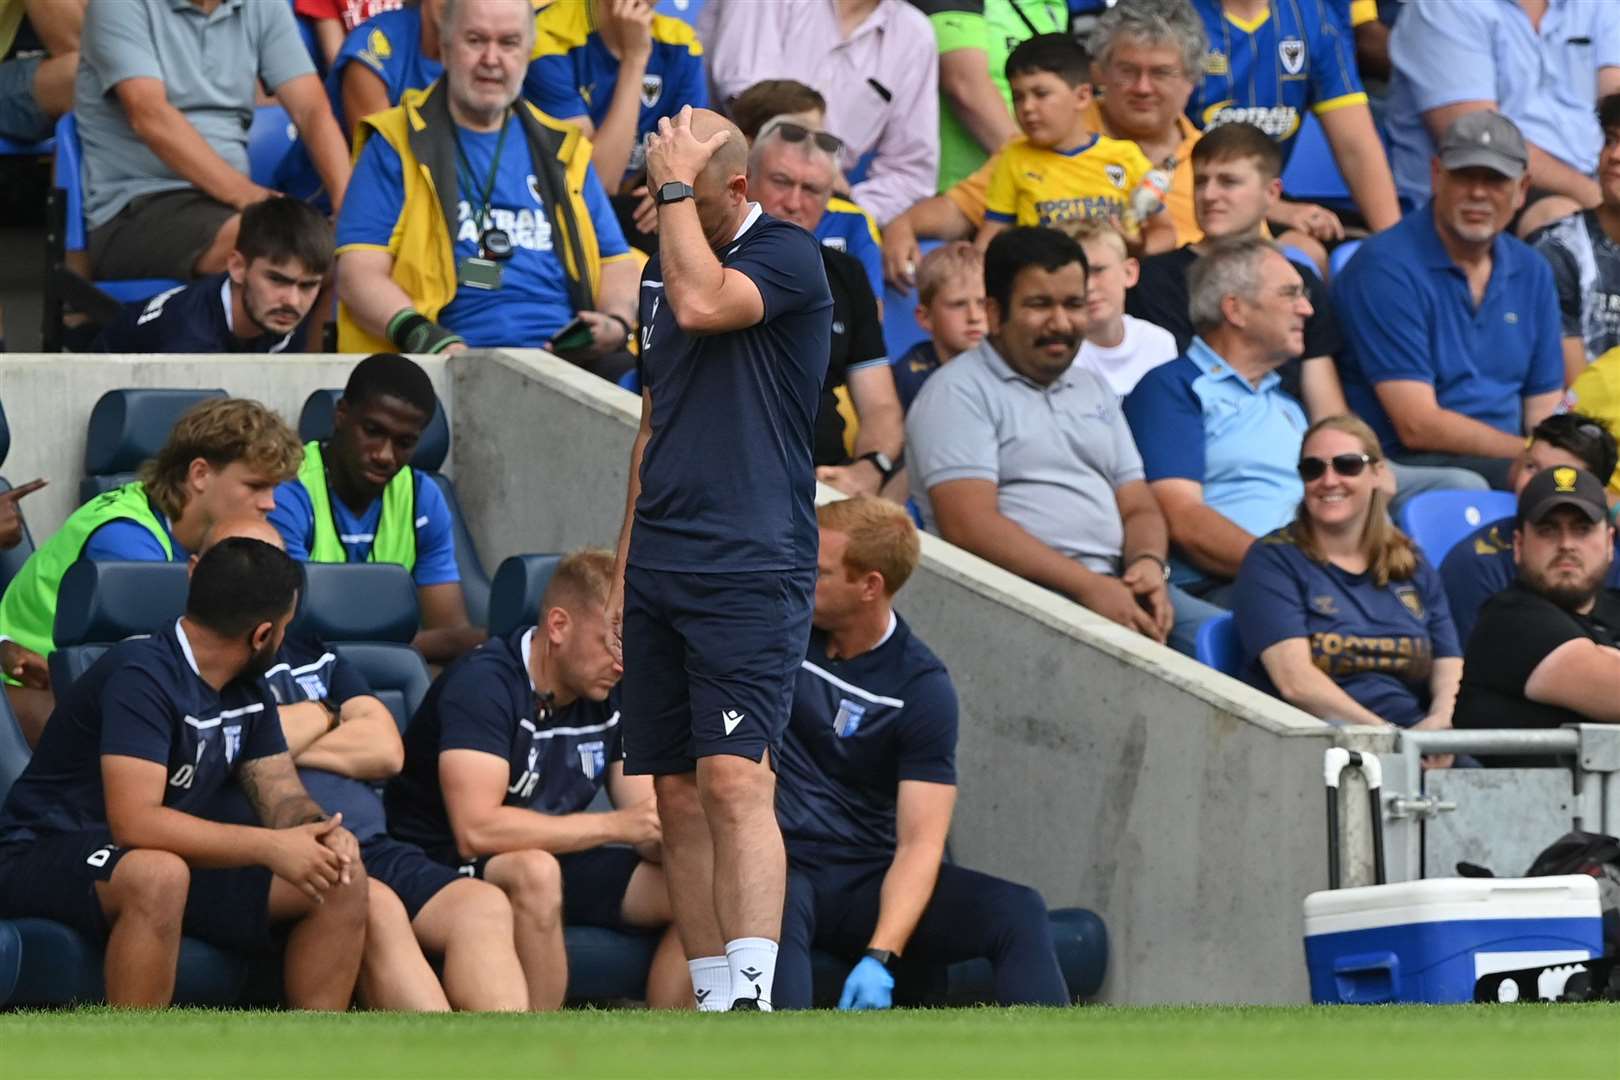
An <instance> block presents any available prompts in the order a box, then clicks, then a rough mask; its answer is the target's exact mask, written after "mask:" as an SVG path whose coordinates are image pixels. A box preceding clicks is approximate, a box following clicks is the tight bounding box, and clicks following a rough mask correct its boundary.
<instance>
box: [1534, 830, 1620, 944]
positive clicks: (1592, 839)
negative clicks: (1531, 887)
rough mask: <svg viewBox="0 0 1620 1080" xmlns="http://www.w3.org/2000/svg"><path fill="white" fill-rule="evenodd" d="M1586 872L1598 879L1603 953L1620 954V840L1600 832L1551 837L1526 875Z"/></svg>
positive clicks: (1539, 875) (1572, 833) (1543, 875)
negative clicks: (1554, 838)
mask: <svg viewBox="0 0 1620 1080" xmlns="http://www.w3.org/2000/svg"><path fill="white" fill-rule="evenodd" d="M1556 874H1586V875H1588V876H1590V877H1594V878H1597V883H1598V905H1599V906H1600V907H1601V908H1602V909H1603V955H1605V956H1620V839H1617V838H1615V837H1613V836H1606V835H1604V834H1603V833H1589V832H1579V831H1576V832H1568V833H1565V834H1564V835H1563V836H1560V837H1559V838H1558V839H1557V840H1554V841H1553V842H1552V844H1551V845H1549V846H1548V847H1547V848H1546V850H1544V851H1543V852H1542V853H1541V854H1540V855H1537V856H1536V861H1535V862H1533V863H1531V864H1530V869H1529V870H1527V871H1525V874H1524V876H1525V877H1549V876H1552V875H1556Z"/></svg>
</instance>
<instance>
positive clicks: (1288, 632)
mask: <svg viewBox="0 0 1620 1080" xmlns="http://www.w3.org/2000/svg"><path fill="white" fill-rule="evenodd" d="M1232 614H1233V616H1234V617H1235V618H1236V619H1237V630H1238V637H1239V639H1240V640H1241V641H1242V643H1243V662H1244V678H1245V679H1246V680H1247V681H1248V682H1249V683H1250V684H1252V685H1254V686H1256V687H1258V688H1260V689H1261V690H1264V691H1266V692H1267V693H1269V694H1273V695H1275V694H1276V693H1277V688H1276V687H1275V686H1274V685H1272V682H1271V679H1270V678H1269V677H1268V676H1267V675H1266V669H1265V667H1264V665H1262V664H1261V663H1260V654H1261V653H1262V652H1264V651H1265V650H1266V649H1268V648H1270V647H1271V646H1273V645H1275V644H1277V642H1279V641H1286V640H1288V639H1289V638H1304V639H1305V640H1306V641H1307V642H1309V643H1310V647H1311V662H1312V663H1314V664H1315V665H1316V666H1317V667H1318V668H1319V669H1321V670H1322V671H1323V672H1324V673H1325V674H1326V675H1327V676H1328V677H1329V678H1331V679H1332V680H1333V681H1334V682H1336V683H1338V684H1339V686H1340V687H1341V688H1342V689H1343V690H1344V691H1345V693H1347V694H1349V695H1350V696H1351V697H1352V698H1354V699H1355V700H1356V701H1357V702H1358V703H1359V704H1361V705H1363V706H1364V707H1366V709H1367V710H1368V711H1369V712H1372V713H1376V714H1377V715H1378V716H1381V717H1383V718H1384V719H1385V720H1388V721H1389V722H1390V723H1392V724H1399V725H1400V726H1401V727H1411V726H1412V725H1413V724H1415V723H1417V722H1418V721H1419V720H1422V719H1423V717H1424V716H1425V715H1426V714H1427V713H1428V710H1429V675H1430V673H1431V671H1432V670H1433V668H1434V661H1435V660H1436V659H1438V658H1443V657H1450V656H1461V655H1462V649H1461V648H1460V647H1459V645H1458V642H1457V631H1456V629H1455V627H1453V626H1452V623H1451V611H1450V609H1449V608H1448V606H1447V604H1446V594H1445V590H1444V589H1442V588H1441V586H1440V575H1439V574H1437V573H1436V572H1435V570H1434V567H1432V566H1430V565H1429V563H1428V561H1427V560H1425V559H1424V558H1423V556H1422V555H1421V554H1419V555H1418V564H1417V572H1416V573H1415V574H1413V576H1412V578H1411V580H1409V581H1391V582H1390V583H1389V584H1388V585H1386V586H1384V587H1383V588H1379V587H1378V586H1377V585H1375V584H1374V583H1373V580H1372V577H1371V576H1370V575H1369V574H1351V573H1348V572H1346V571H1344V570H1341V569H1340V568H1339V567H1337V566H1333V565H1332V564H1322V563H1318V562H1315V561H1313V560H1312V559H1310V558H1307V557H1306V555H1305V553H1304V552H1302V551H1300V550H1299V548H1298V547H1296V546H1295V545H1294V543H1293V541H1292V540H1290V539H1289V538H1288V536H1287V534H1286V532H1284V531H1283V530H1281V529H1279V530H1277V531H1276V532H1273V533H1271V534H1270V535H1268V536H1265V537H1262V538H1261V539H1260V540H1259V541H1258V542H1257V543H1255V544H1253V545H1251V546H1250V547H1249V553H1248V554H1247V555H1245V556H1244V557H1243V566H1242V568H1241V569H1240V570H1239V571H1238V576H1237V584H1236V587H1235V589H1234V590H1233V594H1232Z"/></svg>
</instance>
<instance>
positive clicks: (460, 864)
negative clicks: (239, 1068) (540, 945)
mask: <svg viewBox="0 0 1620 1080" xmlns="http://www.w3.org/2000/svg"><path fill="white" fill-rule="evenodd" d="M436 855H437V856H438V857H440V858H442V859H443V860H444V861H445V862H446V863H448V864H449V865H451V866H454V867H456V872H457V873H460V874H461V875H463V876H466V877H472V878H477V879H478V880H480V881H483V880H484V873H485V871H486V870H488V869H489V860H490V859H493V858H497V856H494V855H481V856H479V857H478V858H476V859H463V858H461V857H460V856H459V855H458V854H457V853H456V852H455V850H454V849H451V850H449V851H440V852H437V853H436ZM557 865H558V866H559V867H561V868H562V879H563V923H564V924H565V925H567V926H606V927H608V928H610V929H614V930H620V929H625V928H626V927H627V926H628V924H627V923H626V922H625V921H624V894H625V890H627V889H628V888H629V887H630V877H631V875H633V874H634V873H635V872H636V867H637V866H639V865H641V856H640V855H637V854H636V853H635V851H634V849H632V848H627V847H617V846H613V847H599V848H591V849H589V850H588V851H575V852H572V853H570V854H568V855H558V856H557ZM400 899H401V900H403V899H404V896H403V895H402V896H401V897H400ZM412 914H413V917H414V914H415V913H414V912H413V913H412Z"/></svg>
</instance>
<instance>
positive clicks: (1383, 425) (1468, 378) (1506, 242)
mask: <svg viewBox="0 0 1620 1080" xmlns="http://www.w3.org/2000/svg"><path fill="white" fill-rule="evenodd" d="M1491 259H1492V266H1491V279H1490V282H1489V283H1488V284H1487V285H1486V286H1485V297H1484V300H1483V301H1482V302H1481V303H1480V305H1479V307H1478V308H1477V309H1476V308H1475V306H1474V300H1473V295H1472V293H1471V292H1470V291H1469V288H1468V279H1467V278H1466V277H1465V276H1464V274H1463V272H1462V270H1461V269H1459V268H1458V266H1457V264H1456V263H1454V262H1452V261H1451V256H1450V255H1449V254H1448V253H1447V252H1446V249H1445V247H1444V246H1443V245H1442V244H1441V243H1440V236H1439V234H1438V233H1437V232H1436V231H1435V224H1434V206H1433V203H1430V204H1428V205H1425V206H1423V207H1422V208H1420V209H1418V210H1414V211H1413V212H1412V213H1410V214H1407V215H1406V216H1405V217H1404V218H1402V219H1401V221H1400V223H1399V224H1398V225H1396V226H1395V227H1394V228H1392V229H1387V230H1385V231H1384V232H1381V233H1379V234H1378V235H1377V236H1374V237H1371V238H1370V239H1368V240H1367V242H1366V243H1364V244H1363V245H1362V247H1361V250H1360V251H1358V252H1357V253H1356V256H1355V258H1353V259H1351V260H1350V265H1348V266H1346V267H1345V268H1344V270H1343V271H1342V272H1340V274H1339V276H1338V277H1337V278H1335V279H1334V282H1333V298H1334V303H1335V304H1336V305H1337V306H1338V309H1339V325H1340V327H1341V328H1342V329H1343V331H1344V336H1345V351H1344V354H1343V355H1342V356H1341V357H1340V358H1339V360H1340V364H1339V371H1340V375H1341V376H1342V378H1343V380H1344V393H1345V397H1346V398H1347V399H1348V400H1349V403H1350V409H1351V411H1352V412H1354V413H1356V414H1358V415H1359V416H1361V418H1362V419H1364V420H1366V421H1367V422H1368V423H1369V424H1371V425H1372V428H1373V430H1374V431H1376V432H1377V433H1378V438H1379V441H1380V442H1382V443H1383V447H1384V452H1385V453H1386V454H1404V453H1406V452H1407V450H1406V448H1405V447H1404V446H1402V445H1401V441H1400V439H1399V438H1398V437H1397V436H1396V434H1395V426H1394V424H1393V423H1391V422H1390V419H1389V416H1388V415H1387V414H1386V413H1385V412H1384V408H1383V406H1382V405H1380V404H1379V403H1378V395H1377V394H1376V393H1375V392H1374V390H1373V388H1374V387H1375V386H1376V385H1377V384H1379V383H1381V382H1391V381H1396V380H1412V381H1416V382H1424V383H1428V384H1429V385H1431V386H1433V387H1434V396H1435V400H1436V401H1438V402H1439V404H1440V407H1441V408H1443V409H1450V410H1451V411H1453V412H1458V413H1462V414H1463V415H1464V416H1468V417H1472V418H1473V419H1475V420H1478V421H1480V422H1481V423H1485V424H1489V425H1490V426H1491V427H1493V428H1496V429H1497V430H1498V431H1504V432H1507V433H1508V434H1509V435H1520V434H1523V421H1524V411H1523V399H1524V398H1525V397H1527V396H1529V395H1531V394H1544V393H1547V392H1549V391H1553V390H1560V389H1562V388H1563V385H1564V354H1563V345H1562V342H1561V334H1562V331H1561V328H1560V327H1561V323H1560V320H1559V314H1558V289H1557V287H1556V286H1555V284H1554V283H1553V275H1552V268H1551V267H1550V266H1548V265H1547V260H1546V259H1544V258H1543V257H1542V256H1541V254H1540V253H1539V252H1537V251H1536V250H1535V249H1534V248H1532V247H1530V246H1529V245H1528V244H1525V243H1524V242H1522V241H1520V240H1517V239H1515V238H1514V237H1512V236H1509V235H1507V234H1506V233H1503V234H1501V235H1499V236H1498V237H1497V238H1496V241H1495V243H1494V244H1493V245H1492V248H1491Z"/></svg>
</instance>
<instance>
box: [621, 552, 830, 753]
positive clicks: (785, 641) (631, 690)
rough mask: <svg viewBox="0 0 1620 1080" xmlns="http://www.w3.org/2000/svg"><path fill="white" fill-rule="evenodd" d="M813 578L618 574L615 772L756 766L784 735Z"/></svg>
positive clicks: (808, 574)
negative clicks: (619, 750)
mask: <svg viewBox="0 0 1620 1080" xmlns="http://www.w3.org/2000/svg"><path fill="white" fill-rule="evenodd" d="M815 592H816V572H815V570H814V569H813V568H812V569H809V570H788V571H781V572H771V573H764V572H760V573H747V574H684V573H674V572H668V571H661V570H646V569H642V568H639V567H635V566H631V567H629V568H627V569H626V570H625V575H624V666H625V670H626V671H628V672H630V673H631V677H630V678H628V679H626V680H625V681H624V683H623V684H622V685H623V691H622V692H623V695H624V715H625V722H624V749H625V761H624V771H625V772H626V773H629V774H632V775H636V774H649V773H650V774H653V775H661V774H668V773H686V772H691V771H692V770H693V769H694V768H695V767H696V764H697V759H698V758H700V757H710V756H713V755H716V754H732V755H736V756H738V757H745V758H748V759H750V760H751V761H758V760H760V759H761V758H762V757H763V756H764V754H765V751H766V750H771V751H773V752H774V751H775V750H777V749H778V748H779V747H780V746H781V743H782V734H783V732H785V731H786V730H787V722H788V712H789V710H790V709H791V707H792V705H793V685H794V681H795V678H796V676H797V673H798V670H799V665H800V664H802V663H803V662H804V652H805V647H806V646H807V645H808V643H809V640H810V614H811V609H812V608H813V606H814V601H815Z"/></svg>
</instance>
